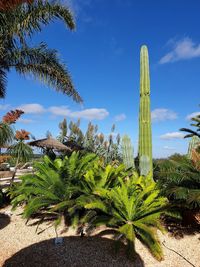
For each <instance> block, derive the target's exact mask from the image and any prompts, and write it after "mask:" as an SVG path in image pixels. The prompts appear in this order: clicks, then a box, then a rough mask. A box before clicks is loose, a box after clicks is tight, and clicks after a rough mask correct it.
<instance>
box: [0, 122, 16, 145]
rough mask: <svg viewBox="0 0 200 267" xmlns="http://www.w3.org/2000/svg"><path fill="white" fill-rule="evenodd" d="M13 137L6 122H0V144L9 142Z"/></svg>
mask: <svg viewBox="0 0 200 267" xmlns="http://www.w3.org/2000/svg"><path fill="white" fill-rule="evenodd" d="M13 139H14V133H13V130H12V128H11V126H10V125H9V124H7V123H4V122H0V146H4V145H7V144H9V143H11V142H12V141H13Z"/></svg>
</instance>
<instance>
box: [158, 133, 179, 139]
mask: <svg viewBox="0 0 200 267" xmlns="http://www.w3.org/2000/svg"><path fill="white" fill-rule="evenodd" d="M183 138H184V134H183V133H180V132H171V133H166V134H163V135H161V136H160V139H163V140H173V139H183Z"/></svg>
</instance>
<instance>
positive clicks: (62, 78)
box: [0, 0, 82, 102]
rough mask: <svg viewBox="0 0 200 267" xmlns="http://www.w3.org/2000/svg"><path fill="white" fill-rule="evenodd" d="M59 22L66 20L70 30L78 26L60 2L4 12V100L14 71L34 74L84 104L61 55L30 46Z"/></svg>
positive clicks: (0, 83)
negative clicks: (44, 28)
mask: <svg viewBox="0 0 200 267" xmlns="http://www.w3.org/2000/svg"><path fill="white" fill-rule="evenodd" d="M55 19H60V20H61V21H63V22H64V23H65V25H66V26H68V28H69V29H74V27H75V24H74V21H73V17H72V14H71V12H70V10H69V9H68V8H67V7H66V6H64V5H62V4H60V3H59V2H58V1H56V2H55V1H46V0H45V1H42V0H38V1H34V2H33V3H32V4H28V3H27V4H22V5H19V6H17V7H16V8H14V9H11V10H9V11H6V12H0V57H1V63H0V97H5V92H6V80H7V73H8V72H9V71H10V70H11V69H13V68H14V69H15V70H16V72H17V73H19V74H21V75H29V74H31V75H32V76H34V77H35V78H37V79H39V80H41V81H42V82H44V83H46V84H47V85H48V86H50V87H52V88H54V89H56V90H57V91H60V92H62V93H64V94H67V95H68V96H70V97H72V98H73V100H75V101H77V102H81V101H82V99H81V97H80V96H79V94H78V93H77V91H76V90H75V89H74V86H73V84H72V81H71V78H70V75H69V73H68V71H67V68H66V66H65V64H63V63H62V62H61V61H60V60H59V58H58V55H57V52H56V51H55V50H52V49H49V48H48V47H47V45H46V44H44V43H41V44H39V45H38V46H35V47H29V45H28V39H30V38H31V37H32V36H33V34H34V33H36V32H40V31H41V30H42V26H45V25H48V24H49V23H50V22H51V21H53V20H55Z"/></svg>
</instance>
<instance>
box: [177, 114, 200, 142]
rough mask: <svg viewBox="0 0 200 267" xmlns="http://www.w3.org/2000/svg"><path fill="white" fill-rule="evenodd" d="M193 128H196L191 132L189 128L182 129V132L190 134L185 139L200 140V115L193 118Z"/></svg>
mask: <svg viewBox="0 0 200 267" xmlns="http://www.w3.org/2000/svg"><path fill="white" fill-rule="evenodd" d="M191 120H192V123H191V124H190V125H191V126H193V127H195V128H196V131H195V130H191V129H188V128H181V129H180V131H183V132H187V133H188V134H187V135H186V136H185V138H188V137H193V136H197V137H199V138H200V114H198V115H197V116H196V117H194V118H192V119H191Z"/></svg>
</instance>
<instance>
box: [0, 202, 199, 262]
mask: <svg viewBox="0 0 200 267" xmlns="http://www.w3.org/2000/svg"><path fill="white" fill-rule="evenodd" d="M10 209H11V208H10V207H7V208H5V209H1V210H0V266H3V267H33V266H36V267H40V266H41V267H47V266H48V267H54V266H55V267H57V266H59V267H63V266H66V267H75V266H76V267H93V266H97V267H98V266H99V267H108V266H113V267H114V266H115V267H118V266H119V267H129V266H130V267H131V266H134V267H144V266H145V267H157V266H158V267H190V266H193V267H194V266H195V267H200V249H199V248H200V233H196V234H190V235H184V237H183V238H181V239H179V240H177V239H175V238H173V237H170V236H169V235H162V234H159V236H160V240H161V242H163V241H164V242H165V243H164V244H165V245H166V246H167V247H168V248H170V249H173V250H175V251H176V252H178V253H179V254H181V255H182V257H181V256H179V255H177V254H176V253H174V252H173V251H171V250H169V249H167V248H166V247H163V251H164V255H165V259H164V260H163V261H162V262H158V261H156V260H155V259H154V258H153V257H152V256H151V254H150V253H149V251H148V250H147V249H146V248H145V247H144V246H143V245H142V244H141V243H140V242H139V241H136V250H137V253H138V255H137V260H136V262H135V263H133V262H132V261H130V260H128V259H127V258H126V256H125V252H124V247H122V248H121V250H120V251H119V252H118V253H117V254H115V253H114V252H113V243H114V241H113V240H111V239H110V238H109V236H107V237H104V238H100V237H98V236H92V237H80V236H76V234H75V232H74V231H73V230H69V231H68V232H63V233H61V228H60V229H59V230H58V233H59V236H60V237H61V236H62V237H63V243H62V244H57V245H55V242H54V241H55V231H54V229H53V228H52V227H51V228H48V229H46V230H45V231H42V230H44V229H45V228H47V227H48V225H46V224H42V225H41V226H40V227H39V231H42V232H41V233H40V234H37V233H36V226H35V225H32V226H31V225H30V224H32V223H33V221H31V222H29V223H28V225H25V221H24V220H23V219H22V218H21V216H19V214H20V212H21V210H20V209H18V210H16V211H15V212H13V213H12V215H11V216H9V215H10ZM5 214H8V215H5ZM183 257H185V259H187V260H188V261H190V262H191V264H193V265H191V264H190V263H188V262H187V261H186V260H184V258H183Z"/></svg>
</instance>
